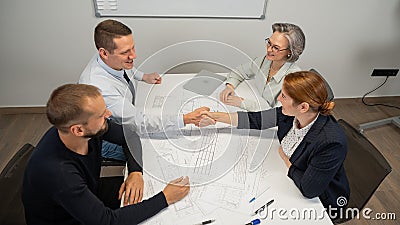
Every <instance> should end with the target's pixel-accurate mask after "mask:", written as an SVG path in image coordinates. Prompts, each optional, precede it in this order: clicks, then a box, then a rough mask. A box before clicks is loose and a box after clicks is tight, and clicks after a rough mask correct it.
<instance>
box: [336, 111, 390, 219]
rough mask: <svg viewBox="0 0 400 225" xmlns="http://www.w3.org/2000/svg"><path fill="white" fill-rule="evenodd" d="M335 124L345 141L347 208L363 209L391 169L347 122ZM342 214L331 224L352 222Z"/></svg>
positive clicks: (364, 138) (380, 155) (339, 121)
mask: <svg viewBox="0 0 400 225" xmlns="http://www.w3.org/2000/svg"><path fill="white" fill-rule="evenodd" d="M338 123H339V124H340V125H341V126H342V127H343V129H344V131H345V133H346V137H347V156H346V159H345V161H344V168H345V171H346V174H347V178H348V180H349V184H350V197H349V201H348V205H347V208H348V209H349V208H351V209H355V208H356V209H358V211H359V212H361V210H362V209H363V208H364V206H365V205H366V204H367V202H368V201H369V199H370V198H371V197H372V195H373V194H374V192H375V190H376V189H377V188H378V187H379V185H380V184H381V183H382V181H383V180H384V179H385V177H386V176H387V175H388V174H389V173H390V172H391V171H392V168H391V166H390V165H389V163H388V162H387V161H386V159H385V157H383V155H382V154H381V153H380V152H379V151H378V149H377V148H376V147H375V146H374V145H373V144H372V143H371V142H369V141H368V139H367V138H366V137H365V136H364V135H363V134H361V133H360V132H358V130H357V129H355V128H354V127H352V126H351V125H350V124H349V123H347V122H346V121H344V120H342V119H340V120H338ZM348 214H350V215H346V213H344V216H345V217H344V218H339V219H337V220H335V221H333V222H334V223H343V222H346V221H348V220H351V219H352V218H353V216H357V215H351V214H352V213H348Z"/></svg>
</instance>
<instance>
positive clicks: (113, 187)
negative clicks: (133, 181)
mask: <svg viewBox="0 0 400 225" xmlns="http://www.w3.org/2000/svg"><path fill="white" fill-rule="evenodd" d="M125 167H126V162H125V161H119V160H116V159H109V158H103V159H102V162H101V171H100V184H99V198H100V199H101V200H102V201H103V203H104V205H106V206H108V207H110V208H111V209H118V208H119V207H120V205H121V202H120V200H118V190H119V188H120V187H121V184H122V183H123V182H124V178H125ZM110 193H114V195H111V194H110Z"/></svg>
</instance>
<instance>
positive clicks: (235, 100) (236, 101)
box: [225, 95, 244, 107]
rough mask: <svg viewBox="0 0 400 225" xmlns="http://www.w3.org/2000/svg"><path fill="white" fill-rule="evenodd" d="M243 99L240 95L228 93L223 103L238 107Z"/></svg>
mask: <svg viewBox="0 0 400 225" xmlns="http://www.w3.org/2000/svg"><path fill="white" fill-rule="evenodd" d="M243 100H244V99H243V98H242V97H239V96H235V95H229V96H228V98H227V99H226V101H225V104H227V105H231V106H236V107H240V105H241V104H242V101H243Z"/></svg>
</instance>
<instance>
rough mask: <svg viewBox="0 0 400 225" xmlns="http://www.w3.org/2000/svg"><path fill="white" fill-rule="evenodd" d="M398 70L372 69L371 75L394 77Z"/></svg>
mask: <svg viewBox="0 0 400 225" xmlns="http://www.w3.org/2000/svg"><path fill="white" fill-rule="evenodd" d="M398 72H399V69H374V70H373V71H372V74H371V76H372V77H388V76H390V77H394V76H396V75H397V73H398Z"/></svg>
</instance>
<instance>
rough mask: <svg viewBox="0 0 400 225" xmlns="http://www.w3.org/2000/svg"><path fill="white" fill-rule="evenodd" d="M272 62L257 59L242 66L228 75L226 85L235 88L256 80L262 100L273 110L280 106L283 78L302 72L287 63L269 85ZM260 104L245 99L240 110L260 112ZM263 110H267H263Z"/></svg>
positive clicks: (260, 58) (293, 64)
mask: <svg viewBox="0 0 400 225" xmlns="http://www.w3.org/2000/svg"><path fill="white" fill-rule="evenodd" d="M271 63H272V61H269V60H267V59H266V58H265V56H263V57H257V58H255V59H254V60H252V61H251V62H249V63H246V64H242V65H240V66H239V67H237V68H236V69H235V70H234V71H233V72H231V73H229V74H228V79H227V80H226V81H225V82H226V83H229V84H232V85H233V86H234V87H235V88H236V87H237V86H238V85H239V84H240V83H242V82H243V81H244V80H248V79H255V81H256V88H257V90H258V92H259V93H260V95H261V96H262V98H263V99H264V100H265V101H266V102H267V103H268V105H269V106H270V107H271V108H274V107H278V106H280V102H278V100H277V99H278V95H279V93H280V92H281V90H282V84H283V80H284V79H283V78H284V77H285V76H286V75H287V74H289V73H293V72H297V71H300V67H298V66H297V65H296V63H294V62H286V63H285V64H283V66H282V67H281V68H280V69H279V71H278V72H277V73H276V74H275V75H274V76H273V77H271V80H270V82H268V83H267V77H268V74H269V69H270V67H271ZM258 105H259V103H257V102H256V101H253V100H249V99H244V100H243V101H242V104H241V106H240V108H242V109H246V110H248V111H258V110H260V109H259V106H258ZM261 110H266V109H265V108H264V109H261Z"/></svg>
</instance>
